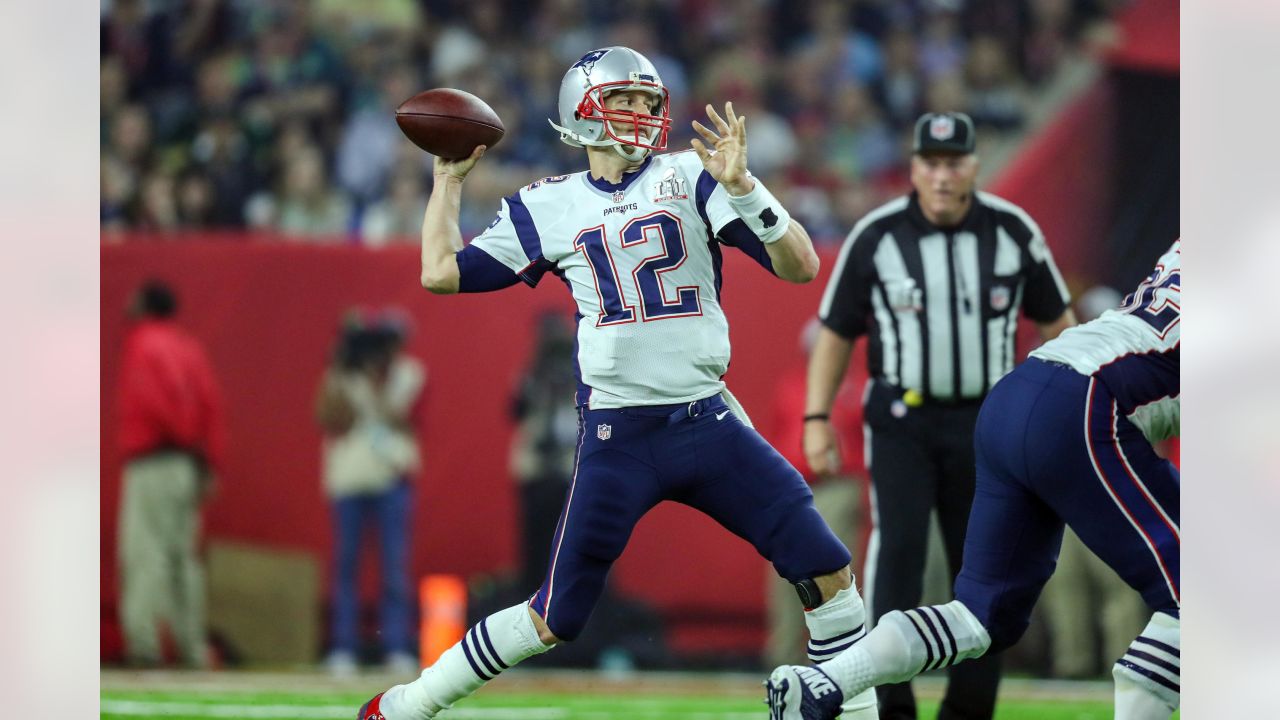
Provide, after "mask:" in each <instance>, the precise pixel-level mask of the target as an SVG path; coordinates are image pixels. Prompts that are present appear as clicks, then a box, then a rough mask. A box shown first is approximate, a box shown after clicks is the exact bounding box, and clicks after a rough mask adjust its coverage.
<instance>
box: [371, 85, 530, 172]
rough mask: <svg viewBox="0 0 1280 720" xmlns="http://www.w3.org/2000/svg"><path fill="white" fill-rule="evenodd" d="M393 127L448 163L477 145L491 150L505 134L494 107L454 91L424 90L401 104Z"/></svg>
mask: <svg viewBox="0 0 1280 720" xmlns="http://www.w3.org/2000/svg"><path fill="white" fill-rule="evenodd" d="M396 124H397V125H399V126H400V130H401V131H402V132H403V133H404V134H405V136H406V137H408V138H409V139H410V140H412V141H413V144H414V145H417V146H418V147H420V148H422V149H423V150H426V151H427V152H429V153H431V154H432V155H437V156H439V157H442V158H446V159H448V160H459V159H461V158H465V157H467V156H469V155H471V151H472V150H475V149H476V146H477V145H486V146H488V147H490V148H492V147H493V146H494V145H495V144H497V142H498V141H499V140H501V139H502V135H503V133H505V132H506V128H504V127H503V126H502V120H500V119H499V118H498V114H497V113H495V112H494V111H493V108H491V107H489V106H488V105H487V104H485V102H484V101H483V100H481V99H480V98H478V97H476V96H475V95H472V94H471V93H469V92H463V91H462V90H454V89H453V88H436V89H434V90H427V91H425V92H420V93H418V94H417V95H414V96H413V97H411V98H409V99H408V100H405V101H404V102H403V103H400V107H398V108H396Z"/></svg>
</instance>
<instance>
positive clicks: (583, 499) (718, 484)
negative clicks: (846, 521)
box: [531, 394, 850, 640]
mask: <svg viewBox="0 0 1280 720" xmlns="http://www.w3.org/2000/svg"><path fill="white" fill-rule="evenodd" d="M663 500H672V501H675V502H678V503H682V504H684V505H688V506H689V507H692V508H694V509H696V510H699V511H701V512H703V513H706V514H707V515H708V516H710V517H711V518H712V519H714V520H715V521H716V522H718V523H720V524H721V525H723V526H724V527H725V528H726V529H728V530H729V531H730V532H732V533H734V534H735V535H737V536H739V537H741V538H743V539H744V540H746V541H747V542H749V543H751V544H752V546H754V547H755V549H756V550H757V551H758V552H759V553H760V554H761V555H762V556H764V557H765V558H767V559H768V560H769V561H770V562H772V563H773V565H774V568H775V569H776V570H777V572H778V574H779V575H781V576H782V577H784V578H786V579H787V580H789V581H791V582H796V581H799V580H803V579H806V578H811V577H815V576H818V575H825V574H827V573H831V572H835V571H836V570H839V569H840V568H843V567H844V566H845V565H848V564H849V560H850V555H849V550H848V549H847V548H845V546H844V545H843V544H842V543H841V542H840V541H839V540H838V539H837V538H836V536H835V535H834V534H833V533H832V532H831V530H830V529H828V528H827V524H826V523H825V522H824V521H823V520H822V517H821V516H820V515H818V512H817V511H816V510H814V508H813V493H811V492H810V491H809V487H808V485H806V484H805V482H804V478H803V477H801V475H800V473H799V472H798V471H796V469H795V468H793V467H791V465H790V464H789V463H787V461H786V460H784V459H783V458H782V456H781V455H779V454H778V453H777V451H775V450H774V449H773V448H772V447H770V446H769V444H768V443H767V442H765V440H764V438H762V437H760V434H759V433H757V432H756V431H755V430H754V429H752V428H750V427H747V426H746V425H744V424H743V423H742V422H741V421H740V420H739V419H738V418H737V417H735V416H734V414H733V412H732V411H730V410H729V408H728V407H727V406H726V405H725V403H724V400H723V399H722V398H721V396H720V395H718V394H717V395H714V396H712V397H710V398H707V399H705V400H699V401H697V402H693V403H683V404H679V405H660V406H647V407H633V408H624V409H618V410H588V409H585V408H580V409H579V427H578V452H577V460H576V463H575V470H574V478H573V482H572V484H571V485H570V486H569V492H568V494H567V495H566V497H565V503H564V508H563V509H562V510H561V512H560V522H559V524H558V525H557V527H556V533H555V536H554V537H553V538H552V541H551V560H550V567H549V568H548V570H547V576H546V579H545V580H544V581H543V583H542V587H541V588H539V590H538V592H537V593H536V594H535V595H534V596H533V599H532V600H531V606H532V607H533V609H534V611H535V612H537V613H538V614H539V615H540V616H541V617H542V618H543V620H545V621H546V623H547V626H548V627H549V628H550V629H551V632H552V633H554V634H555V636H556V637H558V638H560V639H562V640H573V639H574V638H576V637H577V636H578V634H579V633H580V632H582V628H583V626H584V625H585V624H586V622H587V618H588V617H589V616H590V614H591V610H592V608H593V607H594V606H595V604H596V601H597V600H598V599H599V597H600V593H601V591H602V590H603V589H604V582H605V577H606V576H607V575H608V573H609V568H610V566H612V564H613V561H614V560H616V559H617V558H618V556H619V555H621V554H622V550H623V548H625V547H626V545H627V540H628V539H629V538H630V537H631V530H632V528H634V527H635V525H636V523H637V522H638V521H639V520H640V518H641V517H643V516H644V514H645V513H646V512H648V511H649V509H650V508H652V507H654V506H655V505H657V504H658V503H660V502H662V501H663ZM672 544H673V546H678V544H679V538H673V543H672Z"/></svg>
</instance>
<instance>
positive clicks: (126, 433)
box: [117, 280, 225, 667]
mask: <svg viewBox="0 0 1280 720" xmlns="http://www.w3.org/2000/svg"><path fill="white" fill-rule="evenodd" d="M176 309H177V300H176V298H175V297H174V293H173V291H172V290H171V289H170V288H169V287H168V286H167V285H165V284H164V283H162V282H159V281H154V280H153V281H149V282H147V283H145V284H144V285H143V286H142V287H141V288H140V289H139V290H138V291H137V293H135V295H134V296H133V299H132V301H131V303H130V306H129V314H130V317H131V319H132V320H133V323H132V326H131V327H130V329H129V333H128V336H127V337H126V339H125V343H124V355H123V358H122V359H121V362H120V384H119V396H118V398H117V402H118V408H119V413H120V423H119V428H120V431H119V438H118V441H119V444H120V448H121V451H122V453H123V455H124V461H125V465H124V483H123V491H122V493H121V501H120V523H119V533H120V537H119V543H118V548H119V553H120V555H119V560H120V577H121V583H120V585H121V597H120V615H121V617H120V621H121V625H122V627H123V629H124V635H125V648H126V657H127V659H128V661H129V663H130V664H132V665H138V666H156V665H159V664H161V663H162V661H163V657H162V650H161V644H160V627H159V625H160V623H161V622H166V623H167V624H168V627H169V630H170V632H171V633H172V635H173V638H174V641H175V644H176V645H177V649H178V652H179V654H180V656H181V660H182V662H183V664H185V665H187V666H190V667H205V666H207V664H208V648H207V645H206V642H205V599H204V570H203V568H202V567H201V564H200V561H199V558H198V557H197V554H196V544H197V536H198V534H199V527H200V505H201V502H202V501H203V500H204V498H205V497H206V496H207V495H208V491H209V488H210V487H211V486H212V483H213V478H214V477H215V475H216V474H217V472H218V471H219V470H220V469H221V468H222V463H223V461H224V453H225V430H224V427H223V419H222V399H221V393H220V391H219V389H218V384H217V381H216V379H215V378H214V374H213V367H212V365H211V364H210V363H209V359H208V356H207V355H206V354H205V351H204V349H203V348H202V347H201V345H200V343H199V342H198V341H197V340H196V339H195V338H194V337H192V336H191V335H190V334H188V333H187V332H186V331H184V330H182V329H181V328H179V327H178V326H177V325H176V324H175V323H174V322H173V315H174V312H175V311H176Z"/></svg>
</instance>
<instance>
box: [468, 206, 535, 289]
mask: <svg viewBox="0 0 1280 720" xmlns="http://www.w3.org/2000/svg"><path fill="white" fill-rule="evenodd" d="M468 247H477V248H479V249H481V250H483V251H484V252H485V253H487V254H488V255H489V257H490V258H492V259H494V260H496V261H497V262H499V263H500V264H502V265H503V266H504V267H506V268H507V269H508V270H510V271H511V272H512V273H514V274H515V276H516V277H517V278H518V279H520V280H523V281H524V282H525V283H527V284H528V285H530V286H533V285H537V284H538V281H539V280H540V279H541V278H542V275H543V274H544V273H546V272H547V270H549V269H551V268H553V267H555V264H554V263H552V262H550V261H549V260H547V259H546V258H545V257H543V255H542V241H541V238H540V237H539V236H538V228H537V226H536V225H535V224H534V222H533V217H532V216H531V215H530V214H529V208H528V207H526V206H525V204H524V200H523V198H522V196H521V193H519V192H517V193H516V194H514V195H512V196H510V197H507V198H503V201H502V208H501V209H500V210H499V211H498V216H497V217H495V218H494V219H493V222H492V223H490V225H489V227H488V228H486V229H485V231H484V232H482V233H480V235H478V236H477V237H476V238H475V239H474V240H472V241H471V244H470V245H469V246H468Z"/></svg>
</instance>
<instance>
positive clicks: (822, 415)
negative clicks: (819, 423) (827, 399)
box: [804, 413, 831, 422]
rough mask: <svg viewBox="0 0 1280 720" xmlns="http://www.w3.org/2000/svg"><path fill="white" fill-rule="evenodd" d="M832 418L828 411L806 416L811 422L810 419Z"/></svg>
mask: <svg viewBox="0 0 1280 720" xmlns="http://www.w3.org/2000/svg"><path fill="white" fill-rule="evenodd" d="M830 419H831V415H829V414H827V413H811V414H809V415H805V416H804V421H805V422H809V421H810V420H830Z"/></svg>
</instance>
